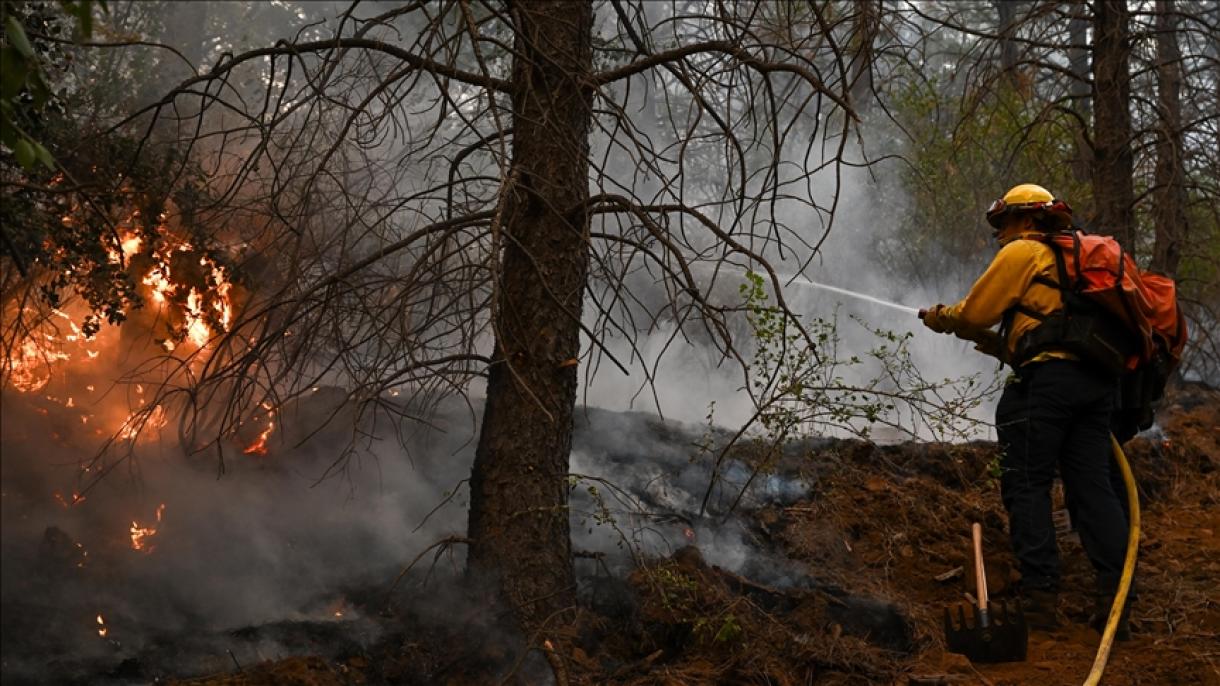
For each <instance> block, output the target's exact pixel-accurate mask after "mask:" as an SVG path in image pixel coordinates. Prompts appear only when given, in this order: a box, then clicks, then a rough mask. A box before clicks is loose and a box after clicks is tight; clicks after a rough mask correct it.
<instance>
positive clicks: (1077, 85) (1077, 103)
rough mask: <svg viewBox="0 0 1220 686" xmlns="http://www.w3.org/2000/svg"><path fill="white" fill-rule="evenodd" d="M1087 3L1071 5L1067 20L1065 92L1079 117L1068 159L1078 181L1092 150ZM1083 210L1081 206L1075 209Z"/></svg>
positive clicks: (1083, 177) (1090, 164)
mask: <svg viewBox="0 0 1220 686" xmlns="http://www.w3.org/2000/svg"><path fill="white" fill-rule="evenodd" d="M1088 12H1089V6H1088V3H1086V2H1084V0H1076V2H1074V3H1073V5H1072V18H1071V19H1070V20H1069V21H1068V43H1069V46H1070V47H1068V69H1069V70H1070V71H1071V72H1072V84H1071V86H1070V88H1069V91H1068V92H1069V94H1070V95H1071V98H1072V104H1071V107H1072V111H1074V112H1075V113H1076V116H1077V117H1079V122H1078V125H1077V129H1076V140H1075V144H1076V152H1075V155H1074V157H1073V159H1072V175H1073V176H1075V177H1076V180H1077V181H1078V182H1079V183H1082V184H1083V183H1088V181H1089V179H1090V170H1091V169H1092V167H1093V149H1092V148H1091V147H1090V146H1089V131H1090V129H1089V124H1090V122H1091V121H1092V120H1093V102H1092V100H1091V99H1090V97H1089V96H1090V94H1091V90H1090V88H1089V48H1088V45H1089V35H1088V32H1089V18H1088ZM1078 209H1083V208H1078Z"/></svg>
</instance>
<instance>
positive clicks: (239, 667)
mask: <svg viewBox="0 0 1220 686" xmlns="http://www.w3.org/2000/svg"><path fill="white" fill-rule="evenodd" d="M1159 419H1160V421H1159V425H1158V426H1159V427H1160V431H1159V432H1154V433H1151V434H1148V435H1145V436H1142V437H1139V438H1137V439H1135V440H1134V441H1133V442H1132V443H1131V444H1129V446H1128V447H1129V451H1128V452H1129V456H1130V458H1131V461H1132V464H1133V468H1134V470H1135V473H1136V475H1137V478H1138V479H1139V482H1140V487H1141V495H1142V500H1143V506H1144V527H1143V536H1142V545H1141V557H1140V567H1139V575H1138V587H1139V599H1138V601H1137V602H1136V605H1135V610H1134V614H1133V629H1134V632H1135V639H1134V640H1133V641H1132V642H1130V643H1126V644H1120V645H1119V646H1118V648H1117V649H1116V651H1115V653H1114V655H1113V656H1112V658H1111V661H1110V667H1109V668H1108V670H1107V675H1108V676H1107V683H1112V684H1118V685H1124V684H1216V683H1220V671H1218V669H1220V668H1218V667H1217V661H1218V656H1217V653H1216V650H1215V644H1216V639H1217V635H1218V634H1220V606H1218V605H1217V604H1216V601H1215V597H1216V595H1217V594H1216V588H1217V578H1218V577H1220V539H1218V538H1217V536H1216V532H1217V530H1218V528H1220V514H1218V511H1217V509H1216V505H1217V499H1218V497H1220V472H1218V471H1217V466H1218V464H1217V461H1218V460H1220V438H1217V437H1218V436H1220V392H1217V391H1214V390H1209V389H1206V388H1202V387H1188V388H1184V389H1181V390H1179V391H1177V392H1176V393H1174V394H1173V395H1172V396H1171V397H1170V398H1169V400H1168V402H1167V403H1166V406H1165V408H1164V409H1163V410H1162V412H1161V414H1160V417H1159ZM624 432H626V433H630V434H635V436H634V438H633V439H632V440H627V439H619V440H616V441H613V442H611V443H609V444H608V442H607V441H606V440H605V436H607V435H612V434H614V435H620V436H621V435H623V434H624ZM599 437H600V438H599ZM700 438H701V437H700V436H698V435H697V432H694V431H689V432H688V431H686V430H683V429H676V428H674V427H673V426H672V425H664V424H661V423H660V422H658V421H656V420H655V419H652V418H649V417H647V416H646V415H631V414H627V415H623V414H617V413H606V412H600V411H591V412H590V413H586V414H585V415H584V416H583V417H582V418H581V420H580V421H579V422H578V433H577V438H576V450H577V451H578V452H583V453H584V454H585V455H586V456H587V457H588V460H589V461H597V462H602V463H608V464H621V465H622V466H623V467H624V468H628V467H632V468H635V469H636V470H645V471H646V470H648V469H652V468H659V469H660V470H663V471H664V472H665V473H666V475H667V477H666V478H664V479H662V478H660V477H659V476H654V477H649V478H645V479H644V480H643V482H642V483H643V484H644V486H643V487H640V488H637V489H636V490H637V491H638V493H637V494H636V495H637V496H638V500H637V504H638V505H641V506H642V508H641V511H645V512H647V513H648V515H647V516H646V517H645V519H646V520H647V524H646V527H645V528H648V529H650V530H652V531H653V532H654V533H655V534H656V535H657V536H658V537H660V536H665V537H666V539H667V540H669V541H671V544H672V545H671V547H670V548H668V549H667V550H668V552H661V553H657V554H652V555H646V556H644V557H641V558H638V559H637V560H636V562H635V563H634V564H632V563H629V562H628V561H626V560H625V557H624V556H622V555H620V556H617V558H616V555H615V554H614V553H613V552H607V551H606V550H601V551H584V552H583V553H580V554H582V555H583V556H582V557H581V558H580V559H579V561H578V570H579V571H580V573H581V582H580V590H581V598H582V606H581V608H580V610H579V611H578V613H577V615H576V620H575V621H574V622H572V623H571V624H570V625H568V626H566V627H564V628H563V629H562V630H557V631H556V633H555V635H554V636H552V637H551V639H552V641H553V643H552V645H553V646H554V652H552V653H547V652H546V651H537V650H536V651H532V652H529V653H522V652H520V650H519V649H518V648H517V647H516V646H518V645H519V644H520V637H514V636H512V634H511V632H507V631H506V629H505V628H504V627H505V622H504V621H503V619H504V618H505V617H506V616H507V613H504V612H502V611H497V610H496V609H495V608H492V607H489V606H487V605H486V604H485V602H484V601H483V600H482V599H483V598H484V597H485V594H483V593H481V592H478V590H477V589H473V588H471V587H469V586H466V585H464V582H463V581H462V579H461V577H460V576H459V575H458V574H457V573H456V570H457V569H458V562H460V557H461V544H460V542H455V543H454V544H452V545H449V546H444V547H442V548H438V549H437V552H438V553H440V554H439V555H435V556H434V555H432V554H429V555H428V556H426V558H425V559H424V560H423V561H421V563H420V565H418V566H417V567H416V568H415V569H413V570H412V571H411V573H410V574H408V575H407V576H406V577H405V578H404V579H403V581H402V582H401V583H400V585H399V586H398V587H396V588H395V589H394V591H393V592H388V589H389V584H390V581H392V579H393V577H394V575H395V574H396V573H397V570H391V569H382V570H370V572H371V573H370V574H369V575H368V577H367V579H366V580H365V582H352V583H349V584H347V585H345V586H344V587H336V588H333V589H330V592H329V593H327V594H324V596H323V597H326V598H332V599H340V600H331V601H329V602H323V601H318V603H315V604H314V605H316V606H305V607H300V608H293V611H294V612H295V613H296V614H297V615H298V616H299V617H300V618H299V619H285V620H281V621H275V622H269V623H265V624H260V625H256V626H248V627H244V628H239V629H227V630H215V629H204V628H199V627H192V626H190V623H189V622H187V623H186V625H184V626H179V627H174V628H165V629H164V630H159V631H156V632H152V633H151V637H150V638H148V639H146V640H145V641H144V642H143V644H142V645H141V647H140V648H139V649H138V650H132V649H130V648H129V649H127V650H120V649H116V648H115V647H114V645H111V643H109V642H108V641H107V640H106V639H105V637H99V636H98V635H97V627H94V626H92V625H91V623H90V622H89V621H87V620H88V619H89V618H88V617H83V618H82V617H77V616H76V615H78V614H81V612H83V610H82V609H81V608H83V607H84V606H85V603H83V602H81V599H80V595H81V594H87V593H88V589H89V588H90V586H89V584H88V583H82V582H81V580H80V579H79V578H76V577H77V576H79V575H77V574H76V573H77V572H79V571H80V569H79V568H78V567H77V566H76V565H77V564H78V563H79V562H80V560H79V559H78V558H79V552H78V551H77V548H76V546H75V545H74V542H73V540H72V537H71V536H69V535H68V534H67V533H66V532H64V531H61V530H59V529H56V528H48V529H47V530H46V531H45V533H44V536H43V539H42V541H41V542H40V544H39V547H38V551H37V556H38V560H37V566H38V567H37V568H38V569H39V570H40V573H39V574H37V575H36V576H35V577H33V578H26V579H19V580H15V579H11V578H7V577H6V580H5V611H4V615H3V627H4V655H5V683H10V682H12V683H33V682H35V681H38V680H39V678H36V677H33V676H32V675H31V673H30V672H28V671H25V670H24V669H23V670H16V669H15V668H14V667H15V665H18V664H21V665H26V666H28V665H30V664H40V665H42V667H41V668H40V670H39V672H40V673H41V674H43V675H44V676H45V675H48V674H54V675H56V678H57V679H58V680H61V681H65V682H76V683H98V682H113V683H145V682H150V681H157V682H166V681H170V682H172V681H174V680H176V679H186V681H180V682H179V683H191V684H284V683H297V684H376V683H396V684H454V685H457V684H467V683H482V680H483V679H484V678H485V675H486V674H487V673H488V672H489V670H490V671H495V670H497V669H499V670H500V671H501V672H503V673H505V674H507V672H508V671H509V667H505V665H509V666H511V668H512V669H513V670H515V675H513V676H506V680H505V683H547V682H550V681H552V680H554V679H555V678H556V675H558V676H559V678H560V679H562V680H566V681H567V682H568V683H572V684H621V685H624V686H625V685H629V684H630V685H633V686H634V685H643V684H714V683H742V684H750V683H759V684H763V683H772V684H805V683H818V684H848V683H856V684H874V683H876V684H886V683H899V684H904V683H905V684H953V683H962V684H971V683H980V684H1031V683H1038V684H1075V683H1079V682H1080V681H1081V680H1082V679H1083V676H1084V675H1085V674H1086V673H1087V671H1088V667H1089V665H1090V664H1091V662H1092V658H1093V652H1094V650H1095V648H1096V644H1097V640H1098V637H1097V634H1096V633H1095V632H1093V631H1091V630H1089V629H1088V628H1087V627H1086V626H1085V621H1086V619H1087V617H1088V613H1089V610H1090V608H1091V596H1090V591H1091V588H1092V586H1091V572H1090V570H1089V567H1088V563H1087V561H1086V560H1085V558H1084V554H1083V551H1082V550H1081V549H1080V547H1079V544H1078V543H1075V542H1074V541H1072V540H1071V539H1070V538H1068V539H1065V540H1062V541H1061V542H1060V544H1061V549H1062V551H1063V553H1064V560H1065V563H1066V573H1067V576H1066V580H1065V593H1064V596H1063V598H1064V602H1063V610H1064V614H1065V615H1066V618H1067V619H1068V620H1069V622H1068V623H1067V624H1066V625H1065V627H1064V628H1063V629H1061V630H1059V631H1057V632H1055V633H1053V634H1049V635H1048V634H1039V633H1035V634H1034V635H1033V637H1032V642H1031V646H1030V658H1029V660H1028V661H1027V662H1024V663H1019V664H1010V665H1000V666H987V665H972V664H970V663H969V662H968V661H967V660H965V659H964V658H961V657H960V656H956V655H952V654H948V653H945V652H944V650H943V645H942V636H941V630H940V622H941V608H942V607H943V606H944V605H945V604H947V603H952V602H956V601H959V600H961V599H962V598H963V593H964V592H966V591H969V590H970V589H969V584H968V581H967V577H968V576H969V575H966V574H962V573H960V572H957V571H955V570H957V569H958V568H964V567H966V566H967V565H968V557H967V555H968V531H969V525H970V522H972V521H981V522H983V524H984V526H985V528H986V531H987V542H986V549H987V554H988V558H989V564H990V570H989V572H990V573H989V576H990V577H991V582H990V583H991V586H992V589H993V593H994V594H995V595H997V596H1000V597H1003V596H1005V595H1008V594H1010V593H1011V582H1012V581H1013V578H1014V574H1013V573H1012V571H1011V570H1012V562H1013V561H1012V557H1011V554H1010V553H1009V551H1008V547H1007V544H1006V542H1005V540H1006V535H1005V529H1004V517H1003V514H1002V513H1003V510H1002V507H1001V505H1000V502H999V498H998V490H997V486H996V483H995V479H994V475H993V469H994V461H995V457H996V454H995V447H994V445H993V444H990V443H983V442H980V443H971V444H955V445H950V444H934V443H903V444H897V445H885V446H881V445H875V444H872V443H869V442H865V441H858V440H819V441H809V442H805V443H803V444H800V445H798V446H794V447H793V448H792V449H790V450H789V451H787V452H786V453H785V454H784V455H783V456H782V457H781V458H780V459H779V460H778V461H776V462H775V463H774V464H772V465H770V466H769V467H768V468H767V470H766V473H765V474H762V475H760V477H756V479H755V483H756V484H758V485H759V488H756V489H753V494H752V496H751V497H749V498H747V499H745V500H743V502H742V503H740V504H739V505H738V509H737V511H736V512H734V513H731V514H730V513H728V512H727V511H725V509H724V508H720V509H719V510H716V509H715V508H713V511H714V512H716V514H715V516H712V517H705V518H703V519H698V518H697V516H696V515H697V513H696V512H693V511H691V509H690V508H692V505H691V503H690V502H689V501H690V500H691V497H692V496H693V495H696V494H697V490H696V487H697V484H695V483H694V479H695V473H694V472H693V471H692V472H691V474H686V475H684V474H683V469H684V465H689V464H691V462H690V459H689V457H688V455H689V453H690V446H691V445H692V444H693V443H697V442H698V441H699V440H700ZM599 444H600V447H599ZM658 445H659V446H662V447H661V448H656V447H655V446H658ZM607 446H608V447H607ZM646 446H654V447H653V448H651V450H653V451H655V452H656V454H655V456H652V457H650V456H649V455H646V454H641V453H640V451H641V450H646V449H648V448H646ZM653 457H655V459H652V458H653ZM739 457H740V460H741V461H740V462H739V463H737V464H738V467H739V468H740V465H743V464H748V462H749V460H750V457H749V455H748V453H743V454H741V455H740V456H739ZM610 473H611V474H613V473H614V472H613V470H611V471H610ZM747 478H748V477H747ZM740 479H741V477H740V475H739V477H738V479H737V480H734V479H727V480H726V481H727V482H728V485H729V486H732V485H733V484H739V483H740ZM731 490H732V489H731V488H727V487H726V494H727V495H731ZM726 494H719V495H721V496H724V495H726ZM6 499H8V498H6ZM729 501H731V498H730V500H729ZM9 502H12V501H11V500H9ZM574 502H575V503H576V506H577V507H585V508H586V509H589V510H591V511H596V509H597V508H596V507H592V506H590V504H589V502H587V501H582V500H580V499H576V500H575V501H574ZM712 502H713V503H717V502H720V503H723V502H728V501H726V500H725V498H724V497H718V498H713V500H712ZM637 523H638V522H637ZM721 528H723V529H724V530H732V531H733V532H734V536H735V537H736V538H733V539H731V540H732V543H731V544H730V543H726V540H725V539H723V538H721V537H719V534H718V530H719V529H721ZM675 533H676V534H677V535H676V536H675V535H674V534H675ZM590 540H595V539H590ZM586 543H588V542H586ZM577 547H578V548H579V547H580V544H579V543H578V544H577ZM729 549H731V550H729ZM742 550H745V551H748V556H749V559H745V560H740V559H737V557H738V556H740V555H741V554H742V553H741V551H742ZM95 555H97V556H101V557H104V556H105V554H104V553H102V552H99V553H95ZM734 560H736V562H734ZM730 567H732V568H733V569H732V570H731V569H730ZM107 573H113V574H118V573H119V572H118V571H117V570H113V569H112V570H110V571H109V572H107V568H105V567H102V568H100V569H98V568H95V569H94V571H92V572H91V574H95V575H97V574H101V575H105V574H107ZM74 575H75V576H74ZM106 581H107V582H119V581H120V580H117V579H106ZM94 583H96V580H95V582H94ZM126 583H131V580H127V581H126ZM56 585H57V587H58V588H59V589H60V590H61V591H62V593H61V594H60V596H59V597H60V598H61V600H60V602H59V603H58V604H57V605H51V606H48V605H47V604H45V603H42V604H40V603H37V602H33V601H30V600H28V599H31V598H45V597H48V595H47V593H46V591H47V587H48V586H56ZM23 598H25V599H23ZM286 615H287V613H286ZM107 621H108V622H111V623H112V625H114V626H116V628H118V629H119V630H120V631H119V632H118V633H120V634H121V633H122V630H123V629H127V630H128V633H130V632H131V630H133V629H134V628H135V627H131V626H126V627H125V626H123V624H124V618H123V616H122V615H116V616H114V617H111V618H108V620H107ZM200 626H202V625H200ZM49 630H51V631H62V632H67V635H66V636H61V639H62V640H60V641H58V642H51V643H48V642H47V641H46V640H45V635H46V633H47V632H48V631H49ZM497 665H498V666H497Z"/></svg>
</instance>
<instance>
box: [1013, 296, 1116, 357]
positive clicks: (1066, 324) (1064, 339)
mask: <svg viewBox="0 0 1220 686" xmlns="http://www.w3.org/2000/svg"><path fill="white" fill-rule="evenodd" d="M1073 301H1075V302H1073ZM1014 312H1020V313H1021V314H1023V315H1025V316H1027V317H1030V318H1032V319H1036V320H1038V322H1039V324H1038V325H1037V326H1035V327H1034V328H1033V329H1031V330H1029V331H1027V332H1025V333H1024V334H1023V335H1022V336H1021V338H1019V339H1018V340H1017V343H1016V346H1014V348H1013V351H1012V355H1011V356H1010V360H1009V362H1010V364H1012V366H1013V368H1019V367H1020V366H1021V365H1022V364H1024V363H1026V362H1028V361H1029V360H1031V359H1033V358H1034V356H1036V355H1038V354H1039V353H1043V352H1047V351H1051V350H1055V351H1062V352H1067V353H1071V354H1072V355H1074V356H1076V357H1078V358H1079V359H1080V360H1081V361H1083V362H1085V363H1086V364H1089V365H1091V366H1093V367H1095V368H1097V369H1098V370H1100V371H1103V372H1105V373H1106V374H1108V375H1111V376H1115V377H1118V376H1122V375H1123V374H1124V373H1125V372H1126V371H1127V361H1128V360H1129V359H1130V358H1131V356H1132V355H1135V354H1137V353H1138V352H1139V351H1138V350H1137V349H1136V347H1135V345H1136V341H1134V340H1132V336H1131V334H1130V332H1129V331H1128V329H1127V327H1126V326H1124V325H1123V323H1122V322H1121V321H1119V320H1118V318H1117V317H1115V316H1113V315H1111V314H1110V313H1109V312H1106V311H1105V310H1102V309H1101V308H1100V307H1099V306H1097V305H1095V304H1094V303H1092V302H1091V301H1089V300H1087V299H1085V298H1083V297H1081V296H1078V295H1076V294H1074V293H1071V292H1068V293H1064V306H1063V309H1061V310H1059V311H1058V312H1054V313H1051V314H1043V313H1041V312H1035V311H1033V310H1031V309H1029V308H1027V307H1025V306H1023V305H1017V306H1016V307H1014V308H1012V309H1011V310H1009V314H1008V315H1007V316H1006V317H1005V319H1006V320H1007V321H1006V323H1007V324H1009V326H1011V319H1012V316H1013V314H1012V313H1014ZM1005 328H1007V327H1005Z"/></svg>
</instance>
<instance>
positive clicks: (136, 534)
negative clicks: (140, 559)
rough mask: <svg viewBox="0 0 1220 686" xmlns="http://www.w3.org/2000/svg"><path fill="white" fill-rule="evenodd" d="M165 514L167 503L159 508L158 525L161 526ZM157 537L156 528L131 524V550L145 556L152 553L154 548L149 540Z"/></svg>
mask: <svg viewBox="0 0 1220 686" xmlns="http://www.w3.org/2000/svg"><path fill="white" fill-rule="evenodd" d="M163 514H165V503H161V504H160V505H159V506H157V521H156V524H157V525H160V524H161V516H162V515H163ZM156 535H157V527H156V526H140V525H139V523H138V522H136V521H135V520H132V522H131V549H132V550H139V551H141V552H143V553H145V554H148V553H151V552H152V551H153V550H154V546H152V545H150V544H149V542H148V540H147V539H149V538H152V537H153V536H156Z"/></svg>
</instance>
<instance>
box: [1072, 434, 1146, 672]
mask: <svg viewBox="0 0 1220 686" xmlns="http://www.w3.org/2000/svg"><path fill="white" fill-rule="evenodd" d="M1110 446H1111V447H1112V448H1114V461H1115V462H1117V463H1118V468H1119V470H1120V471H1121V472H1122V474H1123V485H1125V486H1126V487H1127V506H1128V509H1129V511H1130V513H1131V514H1130V516H1131V526H1130V529H1129V530H1128V531H1127V558H1126V560H1124V561H1123V575H1122V577H1121V578H1120V579H1119V581H1118V590H1117V592H1116V593H1115V594H1114V604H1113V605H1111V606H1110V617H1109V618H1108V619H1107V620H1106V628H1105V631H1103V632H1102V634H1101V644H1100V645H1098V646H1097V656H1096V657H1095V658H1093V668H1092V669H1091V670H1089V677H1088V678H1087V679H1085V680H1084V686H1097V684H1098V683H1100V682H1101V675H1102V672H1104V671H1105V669H1106V661H1107V660H1109V659H1110V648H1111V647H1112V646H1113V645H1114V634H1115V633H1116V632H1117V631H1118V622H1119V619H1120V618H1121V617H1122V615H1123V609H1124V606H1125V605H1126V602H1127V595H1128V594H1129V593H1130V592H1131V578H1132V577H1133V576H1134V575H1135V558H1136V556H1137V555H1138V553H1139V543H1140V499H1139V493H1138V492H1137V490H1136V487H1135V475H1134V474H1132V473H1131V465H1130V464H1128V463H1127V456H1126V455H1125V454H1124V453H1123V447H1122V446H1121V445H1119V444H1118V439H1117V438H1115V437H1114V435H1113V434H1111V435H1110Z"/></svg>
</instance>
